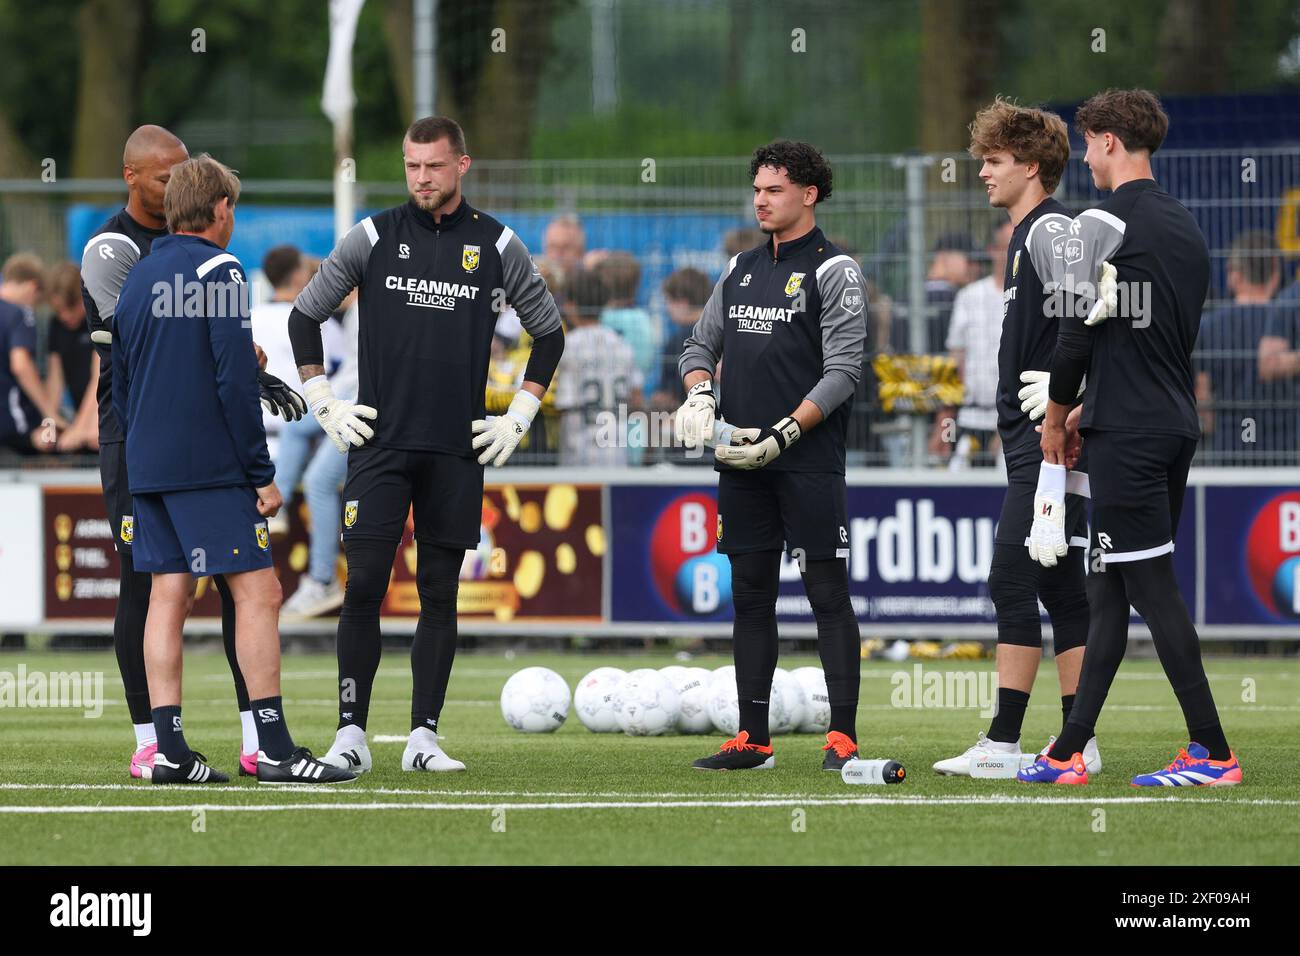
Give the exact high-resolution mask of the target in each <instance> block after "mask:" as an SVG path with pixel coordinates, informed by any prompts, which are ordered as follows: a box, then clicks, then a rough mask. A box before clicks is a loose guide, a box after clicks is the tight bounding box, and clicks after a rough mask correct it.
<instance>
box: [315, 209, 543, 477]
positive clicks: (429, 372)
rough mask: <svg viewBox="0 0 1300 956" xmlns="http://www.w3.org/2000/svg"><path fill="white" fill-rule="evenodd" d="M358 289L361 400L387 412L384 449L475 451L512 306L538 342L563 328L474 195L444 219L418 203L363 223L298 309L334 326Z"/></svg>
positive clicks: (504, 231) (515, 248) (378, 433)
mask: <svg viewBox="0 0 1300 956" xmlns="http://www.w3.org/2000/svg"><path fill="white" fill-rule="evenodd" d="M358 287H359V288H360V295H359V299H358V303H357V307H358V319H357V326H358V337H357V366H358V370H359V378H360V381H359V391H358V397H357V401H358V402H359V403H360V404H362V405H370V406H372V407H373V408H375V410H376V411H377V412H378V418H377V420H376V422H375V425H374V429H375V437H374V438H373V439H372V440H371V441H370V444H372V445H375V446H377V447H380V448H404V449H412V450H425V451H440V452H448V453H450V454H454V455H461V456H465V457H468V456H469V455H470V454H471V453H472V451H473V450H472V448H471V447H470V439H471V433H470V424H471V422H472V421H473V420H474V419H476V418H482V417H483V416H484V414H485V411H484V395H485V390H486V386H487V374H488V360H489V358H490V352H491V346H492V332H493V330H494V329H495V328H496V321H497V316H498V315H499V313H500V312H501V310H502V309H504V308H505V307H506V305H511V306H513V307H514V309H515V311H516V312H517V313H518V314H519V319H520V322H521V323H522V324H523V327H524V328H525V329H526V330H527V331H528V333H529V334H530V335H532V336H533V337H534V338H537V337H539V336H542V335H546V334H547V333H549V332H553V331H554V330H556V329H558V328H559V327H560V313H559V310H558V309H557V308H556V306H555V301H554V300H553V299H552V298H551V293H550V292H549V291H548V290H547V288H546V283H545V281H544V280H543V279H542V277H541V275H540V274H539V273H538V271H537V269H536V268H535V267H534V266H533V262H532V259H531V258H530V257H529V255H528V249H527V248H526V247H525V246H524V244H523V242H522V241H520V239H519V237H518V236H516V235H515V234H514V232H513V231H512V230H511V229H509V228H507V227H506V226H503V225H502V224H501V223H499V222H498V221H497V220H495V219H493V218H492V217H491V216H489V215H487V214H486V213H483V212H479V211H477V210H475V209H473V208H471V207H470V205H469V203H467V202H465V201H464V200H463V199H462V200H461V203H460V205H459V206H458V207H457V208H456V210H455V211H454V212H451V213H448V214H446V215H444V216H443V217H442V220H441V222H434V219H433V216H432V215H431V214H430V213H427V212H424V211H423V210H421V209H419V208H418V207H417V206H416V205H415V204H414V203H411V202H407V203H405V204H403V205H401V206H396V207H394V208H392V209H388V210H385V211H384V212H382V213H379V214H378V215H376V216H372V217H369V218H366V219H363V220H362V221H361V222H359V223H357V224H356V225H355V226H353V227H352V229H351V230H350V231H349V232H348V233H347V235H345V236H344V237H343V239H342V240H340V242H339V244H338V245H337V246H336V247H335V249H334V251H333V252H331V253H330V255H329V257H328V258H327V259H326V260H325V261H324V262H323V263H322V264H321V268H320V271H319V272H318V273H317V274H316V275H315V276H314V277H313V278H312V280H311V282H309V283H308V284H307V287H306V288H305V289H303V291H302V292H301V293H300V294H299V295H298V298H297V300H296V301H295V302H294V308H296V309H297V310H298V311H299V312H302V313H303V314H305V315H309V316H311V317H312V318H314V319H316V320H317V321H318V322H324V321H325V320H326V319H328V318H329V317H330V315H331V314H332V313H333V312H334V311H335V310H336V309H337V308H338V306H339V303H340V302H342V301H343V299H344V298H345V297H346V296H347V294H348V293H349V292H351V291H352V289H354V288H358Z"/></svg>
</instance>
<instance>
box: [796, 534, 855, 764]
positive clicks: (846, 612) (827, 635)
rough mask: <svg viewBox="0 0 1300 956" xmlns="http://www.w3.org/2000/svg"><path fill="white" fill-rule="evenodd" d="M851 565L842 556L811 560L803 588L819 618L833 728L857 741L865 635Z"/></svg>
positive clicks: (819, 647) (819, 649)
mask: <svg viewBox="0 0 1300 956" xmlns="http://www.w3.org/2000/svg"><path fill="white" fill-rule="evenodd" d="M848 568H849V566H848V562H846V561H844V560H843V559H841V558H829V559H825V560H818V561H808V562H807V566H806V567H805V569H804V571H803V587H804V591H805V592H806V593H807V595H808V603H809V604H810V605H811V606H812V611H813V617H814V618H816V620H817V653H818V655H819V656H820V657H821V660H822V671H823V672H824V673H825V675H826V695H827V697H829V698H830V705H831V725H830V730H833V731H837V732H838V733H841V734H844V735H845V736H847V737H848V738H849V739H850V740H852V741H853V742H854V743H856V742H857V739H858V726H857V717H858V693H859V690H860V685H861V680H862V636H861V634H860V633H859V631H858V619H857V616H856V615H854V613H853V602H852V601H851V600H850V599H849V569H848Z"/></svg>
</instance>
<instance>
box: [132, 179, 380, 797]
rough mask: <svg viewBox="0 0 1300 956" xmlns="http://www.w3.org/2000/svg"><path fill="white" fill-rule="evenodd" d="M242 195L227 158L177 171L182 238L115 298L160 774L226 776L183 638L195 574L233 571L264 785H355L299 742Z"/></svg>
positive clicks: (201, 778) (177, 226)
mask: <svg viewBox="0 0 1300 956" xmlns="http://www.w3.org/2000/svg"><path fill="white" fill-rule="evenodd" d="M238 199H239V179H238V178H237V177H236V176H235V175H234V173H232V172H231V171H230V170H229V169H227V168H226V167H225V166H223V165H221V164H220V163H218V162H217V161H216V160H214V159H212V158H210V157H207V156H198V157H195V158H194V159H190V160H187V161H186V162H183V163H180V164H178V165H176V166H173V167H172V168H171V172H170V180H169V182H168V184H167V192H166V196H165V199H164V209H165V211H166V216H167V227H168V229H169V230H170V231H171V233H172V234H171V235H168V236H163V237H161V238H159V239H157V240H155V241H154V243H153V247H152V251H151V252H150V255H149V256H148V257H146V258H144V259H142V260H141V261H140V262H139V264H137V265H136V267H135V268H134V269H132V270H131V273H130V275H129V276H128V277H127V279H126V282H125V283H124V284H123V286H122V293H121V296H120V297H119V298H118V303H117V313H116V341H115V343H114V344H115V347H114V348H113V407H114V411H116V413H117V415H118V419H119V420H120V421H121V422H122V424H123V427H124V429H125V432H126V460H127V473H128V474H129V476H130V485H131V488H130V490H131V494H132V496H133V498H134V508H135V515H134V531H133V536H134V539H135V541H134V551H135V566H136V568H137V569H138V570H140V571H147V572H152V574H153V583H152V594H151V598H150V602H149V616H148V619H147V620H146V622H145V633H144V654H145V671H146V674H147V676H148V681H149V698H150V705H151V708H152V715H153V721H154V728H155V730H156V731H157V734H158V755H157V757H155V759H154V771H153V777H152V780H153V782H154V783H211V782H219V781H221V780H225V779H227V778H226V777H225V775H224V774H222V773H220V772H219V771H216V770H213V769H212V768H211V767H209V766H208V765H207V761H206V758H204V757H203V756H202V755H201V754H195V753H194V752H193V751H191V750H190V749H189V747H188V745H187V744H186V743H185V737H184V735H183V733H182V731H181V718H180V710H181V708H180V702H181V631H182V628H183V627H184V624H185V618H186V617H187V615H188V613H189V610H190V608H191V606H192V604H193V600H194V579H195V578H197V577H200V576H203V575H208V574H224V575H225V576H226V581H227V583H228V584H229V586H230V590H231V593H232V594H233V596H234V599H235V609H236V615H237V617H238V621H239V624H238V630H237V635H236V650H237V652H238V655H239V665H240V668H241V669H242V670H243V672H244V678H245V680H246V682H247V684H248V691H249V697H250V698H251V699H250V701H249V703H250V706H251V708H252V711H253V716H254V720H255V722H256V723H257V733H258V744H259V753H258V764H257V779H258V780H259V781H261V782H265V783H299V782H302V783H328V782H336V781H343V780H351V779H353V778H354V775H353V774H351V773H349V772H347V771H339V770H338V769H336V768H333V767H327V766H326V765H324V764H321V763H319V762H317V761H315V760H313V759H312V757H311V754H310V752H308V751H307V750H306V749H305V748H296V747H295V745H294V744H293V741H292V740H291V739H290V737H289V732H288V729H287V728H286V726H285V721H284V714H283V710H282V707H281V701H280V686H279V685H280V641H279V630H278V627H277V616H278V614H279V609H280V582H279V580H278V579H277V578H276V575H275V570H274V569H273V568H272V567H271V544H270V540H269V537H268V535H267V527H266V519H267V518H268V517H270V516H272V515H274V514H275V513H276V511H277V510H279V508H280V505H281V503H282V502H281V498H280V492H279V490H278V489H277V488H276V487H275V481H274V476H275V469H274V467H273V466H272V464H271V458H270V455H269V454H268V453H267V449H266V432H265V431H264V429H263V427H262V413H261V405H260V401H259V397H258V384H257V372H258V369H257V360H256V358H255V357H254V351H253V334H252V330H251V326H250V323H249V321H248V316H249V310H248V296H247V289H248V286H247V280H246V279H245V276H244V271H243V268H242V267H241V266H240V264H239V260H238V259H236V258H235V257H234V256H233V255H231V254H230V253H228V252H226V251H225V247H226V245H227V244H228V243H229V242H230V236H231V234H232V233H233V231H234V228H235V213H234V207H235V203H236V202H237V201H238ZM242 770H243V768H242V766H241V771H242Z"/></svg>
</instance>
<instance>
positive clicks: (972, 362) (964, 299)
mask: <svg viewBox="0 0 1300 956" xmlns="http://www.w3.org/2000/svg"><path fill="white" fill-rule="evenodd" d="M1011 232H1012V228H1011V223H1010V221H1009V220H1003V221H1002V222H1001V223H999V224H998V225H997V226H996V227H995V228H994V229H993V231H992V232H991V233H990V235H989V245H988V254H989V260H990V262H991V265H992V269H993V271H992V272H991V273H990V274H989V275H987V276H985V277H984V278H982V279H980V280H979V281H977V282H972V283H971V284H970V285H968V286H966V287H965V288H963V289H962V290H961V291H960V292H958V293H957V296H956V298H955V299H954V300H953V305H952V323H951V324H950V325H949V326H948V341H947V348H948V352H949V354H951V356H952V359H953V361H954V362H956V363H957V374H958V375H959V376H961V380H962V384H963V385H964V386H965V397H964V399H963V401H962V406H961V408H960V409H958V411H957V421H956V424H957V434H956V447H955V448H954V449H953V454H952V457H951V458H950V459H949V461H948V467H949V468H951V469H953V470H959V469H963V468H971V467H977V468H981V467H982V468H992V467H997V466H998V465H999V463H1000V462H1001V456H1000V455H998V441H997V434H998V412H997V408H996V402H997V391H998V343H999V342H1000V341H1001V338H1002V286H1003V280H1004V278H1005V273H1006V268H1007V243H1009V242H1010V241H1011Z"/></svg>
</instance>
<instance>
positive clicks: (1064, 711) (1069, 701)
mask: <svg viewBox="0 0 1300 956" xmlns="http://www.w3.org/2000/svg"><path fill="white" fill-rule="evenodd" d="M1073 709H1074V694H1062V695H1061V726H1062V727H1064V726H1065V725H1066V723H1067V722H1068V721H1069V720H1070V711H1072V710H1073Z"/></svg>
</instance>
